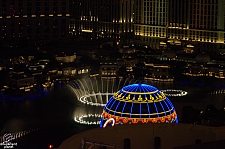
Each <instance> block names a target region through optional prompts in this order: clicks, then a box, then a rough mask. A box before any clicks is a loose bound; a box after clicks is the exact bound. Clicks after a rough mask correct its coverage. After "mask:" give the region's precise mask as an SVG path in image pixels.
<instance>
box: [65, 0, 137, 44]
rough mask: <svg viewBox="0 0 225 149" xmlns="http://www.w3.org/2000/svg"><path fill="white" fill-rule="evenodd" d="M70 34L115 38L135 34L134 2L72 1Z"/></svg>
mask: <svg viewBox="0 0 225 149" xmlns="http://www.w3.org/2000/svg"><path fill="white" fill-rule="evenodd" d="M70 3H71V9H70V11H71V13H70V14H71V19H70V27H69V28H70V34H71V35H79V34H80V35H82V36H83V37H85V38H97V39H98V38H114V39H117V40H118V41H119V40H120V38H121V36H123V33H129V32H133V3H132V0H71V1H70Z"/></svg>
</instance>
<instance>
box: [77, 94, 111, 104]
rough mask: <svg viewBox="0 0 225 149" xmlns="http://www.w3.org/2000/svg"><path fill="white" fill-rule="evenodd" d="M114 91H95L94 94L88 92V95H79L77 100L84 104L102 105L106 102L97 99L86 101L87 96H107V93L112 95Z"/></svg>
mask: <svg viewBox="0 0 225 149" xmlns="http://www.w3.org/2000/svg"><path fill="white" fill-rule="evenodd" d="M113 94H114V93H95V94H88V95H84V96H81V97H80V98H79V101H80V102H82V103H84V104H87V105H92V106H102V107H104V106H105V104H106V103H99V102H98V101H88V100H87V98H91V97H96V96H99V95H100V96H103V95H105V96H107V95H113Z"/></svg>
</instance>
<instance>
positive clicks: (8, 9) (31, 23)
mask: <svg viewBox="0 0 225 149" xmlns="http://www.w3.org/2000/svg"><path fill="white" fill-rule="evenodd" d="M0 26H1V30H0V40H3V41H12V42H13V41H18V40H25V41H27V40H28V41H56V40H60V41H62V40H64V39H66V38H68V37H69V36H68V35H69V34H68V32H69V31H68V28H69V2H68V1H67V0H16V1H15V0H1V4H0Z"/></svg>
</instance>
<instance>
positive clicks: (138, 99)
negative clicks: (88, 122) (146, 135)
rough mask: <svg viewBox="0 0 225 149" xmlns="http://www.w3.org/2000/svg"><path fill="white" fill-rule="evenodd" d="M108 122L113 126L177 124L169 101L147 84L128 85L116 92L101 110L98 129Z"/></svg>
mask: <svg viewBox="0 0 225 149" xmlns="http://www.w3.org/2000/svg"><path fill="white" fill-rule="evenodd" d="M109 120H110V123H111V120H113V122H114V123H115V124H126V123H129V124H136V123H177V122H178V120H177V114H176V111H175V108H174V106H173V104H172V103H171V102H170V100H169V99H168V98H167V97H166V96H165V95H164V93H163V92H161V91H159V90H158V89H157V88H155V87H153V86H150V85H147V84H132V85H128V86H125V87H123V88H122V89H121V90H119V91H118V92H116V93H115V94H114V95H113V96H112V97H111V98H110V99H109V101H108V102H107V104H106V105H105V107H104V109H103V113H102V118H101V123H100V127H103V126H104V124H105V123H108V121H109Z"/></svg>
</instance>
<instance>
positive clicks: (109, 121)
mask: <svg viewBox="0 0 225 149" xmlns="http://www.w3.org/2000/svg"><path fill="white" fill-rule="evenodd" d="M111 122H112V126H114V125H115V120H114V119H113V118H110V119H108V120H107V121H106V122H105V124H104V125H103V128H105V127H106V126H107V124H108V123H111Z"/></svg>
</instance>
